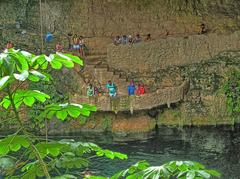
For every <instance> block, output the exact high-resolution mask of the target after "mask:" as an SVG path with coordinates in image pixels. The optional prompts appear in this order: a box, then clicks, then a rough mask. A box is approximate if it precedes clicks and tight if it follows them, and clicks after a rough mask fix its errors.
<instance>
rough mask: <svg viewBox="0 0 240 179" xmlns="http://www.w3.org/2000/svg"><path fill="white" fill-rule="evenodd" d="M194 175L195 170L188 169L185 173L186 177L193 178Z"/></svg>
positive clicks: (187, 178)
mask: <svg viewBox="0 0 240 179" xmlns="http://www.w3.org/2000/svg"><path fill="white" fill-rule="evenodd" d="M194 177H195V172H194V171H191V170H190V171H188V172H187V175H186V179H194Z"/></svg>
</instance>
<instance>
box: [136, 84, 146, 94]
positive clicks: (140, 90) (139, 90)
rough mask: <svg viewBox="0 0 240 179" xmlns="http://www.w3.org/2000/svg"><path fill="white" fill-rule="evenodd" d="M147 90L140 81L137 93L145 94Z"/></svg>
mask: <svg viewBox="0 0 240 179" xmlns="http://www.w3.org/2000/svg"><path fill="white" fill-rule="evenodd" d="M145 92H146V91H145V88H144V85H143V84H142V83H139V84H138V88H137V91H136V94H137V95H142V94H145Z"/></svg>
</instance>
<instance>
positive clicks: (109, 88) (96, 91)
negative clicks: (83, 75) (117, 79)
mask: <svg viewBox="0 0 240 179" xmlns="http://www.w3.org/2000/svg"><path fill="white" fill-rule="evenodd" d="M105 94H108V95H109V96H110V97H115V96H117V86H116V85H115V83H114V82H112V81H111V80H109V81H108V82H107V84H106V89H105V90H104V89H103V88H102V86H101V84H100V83H98V85H96V86H94V85H92V83H89V84H88V86H87V96H88V97H91V96H102V95H105Z"/></svg>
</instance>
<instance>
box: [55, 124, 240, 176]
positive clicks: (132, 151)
mask: <svg viewBox="0 0 240 179" xmlns="http://www.w3.org/2000/svg"><path fill="white" fill-rule="evenodd" d="M239 134H240V126H239V125H238V126H235V127H234V128H233V127H232V126H217V127H213V126H206V127H184V128H181V129H179V128H177V127H176V128H175V127H174V128H170V127H160V128H159V129H158V131H157V132H156V133H154V134H152V137H151V138H150V139H148V140H138V141H129V142H119V141H118V142H115V141H114V140H113V138H112V135H111V134H101V135H97V134H95V135H94V134H86V133H82V134H73V135H72V136H65V137H64V136H63V137H61V138H66V137H67V138H74V139H75V140H76V141H92V142H95V143H97V144H99V145H100V146H101V147H103V148H107V149H110V150H112V151H119V152H122V153H125V154H127V155H128V157H129V158H128V160H123V161H122V160H118V159H116V160H110V159H106V158H95V159H93V160H92V162H91V166H90V167H89V168H90V169H91V170H93V171H94V172H96V174H101V175H103V176H111V175H113V174H115V173H116V172H118V171H120V170H123V169H126V168H127V167H129V166H130V165H132V164H135V163H136V162H137V161H141V160H147V161H149V162H150V164H151V165H153V166H158V165H161V164H163V163H165V162H168V161H171V160H191V161H197V162H200V163H202V164H204V165H205V166H206V167H208V168H211V169H216V170H218V171H219V172H220V173H221V174H222V176H221V178H228V179H237V178H239V168H240V153H239V147H240V135H239ZM58 139H59V137H58ZM96 141H97V142H96Z"/></svg>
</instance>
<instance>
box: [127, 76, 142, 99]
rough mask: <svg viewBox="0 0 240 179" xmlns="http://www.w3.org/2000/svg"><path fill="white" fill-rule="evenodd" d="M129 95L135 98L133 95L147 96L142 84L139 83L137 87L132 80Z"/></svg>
mask: <svg viewBox="0 0 240 179" xmlns="http://www.w3.org/2000/svg"><path fill="white" fill-rule="evenodd" d="M127 90H128V95H129V96H133V95H135V94H136V95H142V94H145V92H146V90H145V87H144V85H143V83H142V82H140V83H138V86H137V87H136V86H135V84H134V81H133V80H131V82H130V84H129V85H128V88H127Z"/></svg>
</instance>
